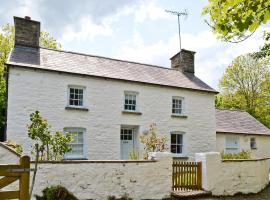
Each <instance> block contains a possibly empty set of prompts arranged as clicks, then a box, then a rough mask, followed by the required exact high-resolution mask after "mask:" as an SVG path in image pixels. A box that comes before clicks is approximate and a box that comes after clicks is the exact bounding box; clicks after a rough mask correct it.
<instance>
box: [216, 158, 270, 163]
mask: <svg viewBox="0 0 270 200" xmlns="http://www.w3.org/2000/svg"><path fill="white" fill-rule="evenodd" d="M268 159H269V158H256V159H223V160H221V161H222V162H250V161H251V162H252V161H261V160H268Z"/></svg>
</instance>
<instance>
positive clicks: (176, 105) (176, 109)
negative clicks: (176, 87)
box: [172, 97, 184, 115]
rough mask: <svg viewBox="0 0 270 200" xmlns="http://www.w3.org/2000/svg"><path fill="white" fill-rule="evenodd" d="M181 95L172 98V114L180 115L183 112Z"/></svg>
mask: <svg viewBox="0 0 270 200" xmlns="http://www.w3.org/2000/svg"><path fill="white" fill-rule="evenodd" d="M183 102H184V98H183V97H173V98H172V114H175V115H182V114H183V107H184V106H183Z"/></svg>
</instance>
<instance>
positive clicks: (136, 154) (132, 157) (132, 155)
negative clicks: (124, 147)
mask: <svg viewBox="0 0 270 200" xmlns="http://www.w3.org/2000/svg"><path fill="white" fill-rule="evenodd" d="M128 157H129V159H130V160H139V158H140V155H139V152H138V150H137V149H134V148H133V149H132V150H131V152H130V153H129V156H128Z"/></svg>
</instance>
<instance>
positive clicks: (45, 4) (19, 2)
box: [0, 0, 265, 89]
mask: <svg viewBox="0 0 270 200" xmlns="http://www.w3.org/2000/svg"><path fill="white" fill-rule="evenodd" d="M206 4H207V0H200V1H198V0H189V1H187V0H170V1H168V0H144V1H143V0H129V1H127V0H103V1H99V0H76V1H74V0H57V1H56V0H9V1H6V0H0V5H1V7H0V25H3V24H5V23H12V24H13V16H19V17H24V16H26V15H27V16H31V18H32V19H34V20H38V21H40V22H41V27H42V30H45V31H47V32H50V33H51V34H52V35H53V36H54V37H55V38H56V39H57V40H58V41H59V42H60V43H61V44H62V48H63V49H65V50H71V51H77V52H83V53H89V54H93V55H101V56H107V57H113V58H120V59H124V60H132V61H138V62H144V63H150V64H155V65H161V66H164V67H170V60H169V58H170V57H172V56H173V55H174V54H176V53H177V52H178V51H179V42H178V29H177V18H176V17H175V16H172V15H170V14H168V13H166V12H165V9H171V10H178V11H182V10H185V9H186V10H187V12H188V17H187V18H186V19H184V18H183V19H182V20H181V24H182V48H185V49H189V50H192V51H196V52H197V53H196V54H195V73H196V75H197V76H198V77H199V78H201V79H202V80H203V81H205V82H206V83H208V84H209V85H211V86H212V87H214V88H215V89H218V80H219V79H220V77H221V76H222V74H223V72H224V70H225V68H226V67H227V66H228V65H229V64H230V62H231V61H232V59H233V58H235V57H236V56H238V55H241V54H244V53H248V52H253V51H256V50H258V49H259V47H260V46H261V45H262V44H263V40H262V31H263V30H264V29H265V27H264V28H260V29H258V30H257V32H256V33H255V34H254V35H253V36H252V37H251V38H249V39H248V40H246V41H245V42H242V43H239V44H230V43H223V42H221V41H218V40H217V39H216V37H215V36H214V35H213V33H212V32H211V29H210V28H209V27H208V26H207V25H206V23H205V22H204V20H205V19H207V17H202V16H201V11H202V8H203V7H204V6H205V5H206ZM7 11H8V12H7Z"/></svg>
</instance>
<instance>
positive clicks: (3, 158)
mask: <svg viewBox="0 0 270 200" xmlns="http://www.w3.org/2000/svg"><path fill="white" fill-rule="evenodd" d="M19 159H20V155H19V154H18V153H16V152H15V151H14V150H13V149H11V148H9V147H8V146H6V145H4V144H2V143H1V142H0V164H9V163H10V164H16V163H19Z"/></svg>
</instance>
